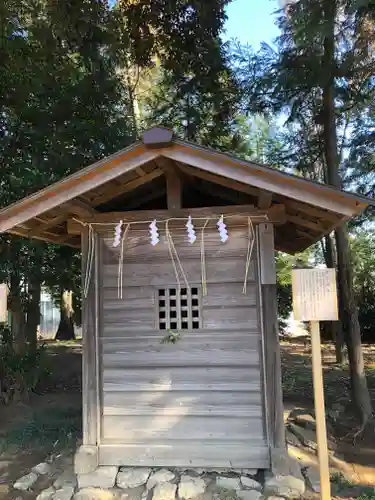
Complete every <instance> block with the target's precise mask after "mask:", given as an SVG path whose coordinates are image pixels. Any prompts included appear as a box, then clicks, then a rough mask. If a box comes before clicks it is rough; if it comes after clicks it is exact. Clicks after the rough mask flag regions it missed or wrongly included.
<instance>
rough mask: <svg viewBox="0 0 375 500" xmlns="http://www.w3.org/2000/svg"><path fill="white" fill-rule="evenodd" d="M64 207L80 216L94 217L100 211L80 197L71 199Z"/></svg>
mask: <svg viewBox="0 0 375 500" xmlns="http://www.w3.org/2000/svg"><path fill="white" fill-rule="evenodd" d="M62 208H63V209H65V210H67V211H68V212H69V213H73V214H75V215H78V216H79V217H93V216H94V215H95V214H97V213H98V212H97V211H96V210H95V208H93V207H92V206H91V205H89V204H88V203H85V202H84V201H81V200H79V199H74V200H70V201H69V203H66V204H63V205H62Z"/></svg>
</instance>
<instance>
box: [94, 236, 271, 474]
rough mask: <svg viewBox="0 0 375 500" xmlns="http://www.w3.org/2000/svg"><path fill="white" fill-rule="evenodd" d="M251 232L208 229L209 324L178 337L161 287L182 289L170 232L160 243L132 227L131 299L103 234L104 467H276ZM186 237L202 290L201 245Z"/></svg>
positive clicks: (186, 262)
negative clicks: (173, 336)
mask: <svg viewBox="0 0 375 500" xmlns="http://www.w3.org/2000/svg"><path fill="white" fill-rule="evenodd" d="M246 235H247V228H243V229H236V230H233V232H232V233H231V235H230V238H229V240H228V242H227V243H226V244H221V243H220V241H219V237H218V233H217V231H215V232H212V231H210V232H208V233H207V235H206V238H205V243H206V257H207V258H206V263H207V282H208V294H207V296H205V297H202V305H201V308H202V310H201V314H202V320H201V326H202V328H199V329H190V330H181V338H180V340H178V342H177V343H176V344H164V343H161V341H162V339H163V337H164V336H165V334H166V333H167V332H166V331H160V330H159V329H158V319H157V318H158V316H157V306H158V300H159V299H158V289H159V288H163V287H176V278H175V275H174V272H173V266H172V263H171V261H170V259H169V253H168V246H167V245H166V244H165V242H164V241H163V238H162V241H161V243H160V244H159V245H157V246H156V247H155V248H153V247H151V245H150V244H149V242H148V239H147V236H146V237H145V235H143V237H142V236H140V235H139V233H136V234H133V235H132V233H131V232H130V234H129V237H128V239H127V242H126V245H125V253H124V267H123V291H122V293H123V296H122V299H119V298H118V290H117V278H118V258H119V250H118V249H113V248H112V247H111V240H109V239H106V238H104V239H103V255H102V263H101V266H102V271H103V274H102V276H103V278H102V300H103V304H102V311H103V324H102V328H101V337H100V343H101V346H100V347H101V350H102V384H103V387H102V388H103V395H102V398H103V406H102V421H101V436H100V447H99V461H100V463H101V464H122V465H155V466H157V465H159V466H163V465H165V466H173V465H174V466H191V467H194V466H195V467H215V466H216V467H241V468H246V467H249V468H253V467H261V468H262V467H264V468H266V467H268V465H269V456H268V445H267V441H266V435H265V423H264V409H263V383H262V380H261V369H260V362H261V339H260V321H259V300H258V285H257V283H256V259H253V261H252V263H251V267H250V272H249V280H248V293H247V295H244V294H243V293H242V288H243V280H244V270H245V259H246V250H247V237H246ZM179 238H180V237H179V236H178V235H177V236H176V237H175V241H176V248H177V250H178V252H179V256H180V259H181V262H182V264H183V267H184V271H185V273H186V275H187V277H188V281H189V284H190V285H196V286H198V287H200V281H201V262H200V245H199V243H198V242H197V243H196V244H195V245H189V244H187V243H186V236H185V235H183V236H181V238H180V239H179ZM141 259H142V260H141ZM182 286H183V285H182Z"/></svg>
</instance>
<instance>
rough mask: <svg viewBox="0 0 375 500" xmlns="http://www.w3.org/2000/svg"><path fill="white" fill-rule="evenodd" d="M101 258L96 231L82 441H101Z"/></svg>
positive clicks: (85, 322) (86, 309) (86, 322)
mask: <svg viewBox="0 0 375 500" xmlns="http://www.w3.org/2000/svg"><path fill="white" fill-rule="evenodd" d="M89 238H90V234H89V231H88V228H87V227H86V228H85V230H84V231H83V233H82V243H81V246H82V289H84V286H85V278H86V272H87V269H88V268H90V264H89V263H88V259H89V258H90V256H89V247H90V244H91V242H90V239H89ZM99 258H100V242H99V238H98V235H97V234H94V262H93V263H92V266H91V273H90V278H89V282H88V288H87V295H86V297H83V300H82V306H83V310H82V344H83V345H82V347H83V349H82V427H83V429H82V431H83V444H84V445H93V446H96V445H97V444H98V439H97V432H98V426H99V421H98V413H97V412H98V405H99V394H98V390H97V384H98V377H99V374H98V373H97V356H98V355H99V353H98V351H97V338H98V335H99V331H98V323H97V320H96V319H97V317H98V316H99V314H100V311H99V310H98V300H97V294H98V279H99V277H98V269H99V267H100V266H99V265H98V259H99Z"/></svg>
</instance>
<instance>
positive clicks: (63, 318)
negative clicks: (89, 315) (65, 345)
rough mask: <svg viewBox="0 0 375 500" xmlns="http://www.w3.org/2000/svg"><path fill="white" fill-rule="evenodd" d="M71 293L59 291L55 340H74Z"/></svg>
mask: <svg viewBox="0 0 375 500" xmlns="http://www.w3.org/2000/svg"><path fill="white" fill-rule="evenodd" d="M72 295H73V293H72V292H70V291H67V290H63V291H62V293H61V305H60V323H59V327H58V329H57V332H56V336H55V340H74V339H75V333H74V322H73V312H74V311H73V307H72Z"/></svg>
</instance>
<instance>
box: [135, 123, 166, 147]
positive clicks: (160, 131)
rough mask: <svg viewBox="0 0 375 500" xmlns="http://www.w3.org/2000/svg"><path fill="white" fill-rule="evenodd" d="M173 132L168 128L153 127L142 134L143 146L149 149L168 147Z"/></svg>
mask: <svg viewBox="0 0 375 500" xmlns="http://www.w3.org/2000/svg"><path fill="white" fill-rule="evenodd" d="M172 138H173V132H172V130H169V129H168V128H164V127H154V128H150V129H149V130H146V131H145V132H143V134H142V141H143V144H144V145H145V146H147V147H149V148H160V147H163V146H168V145H169V144H170V143H171V142H172Z"/></svg>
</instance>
